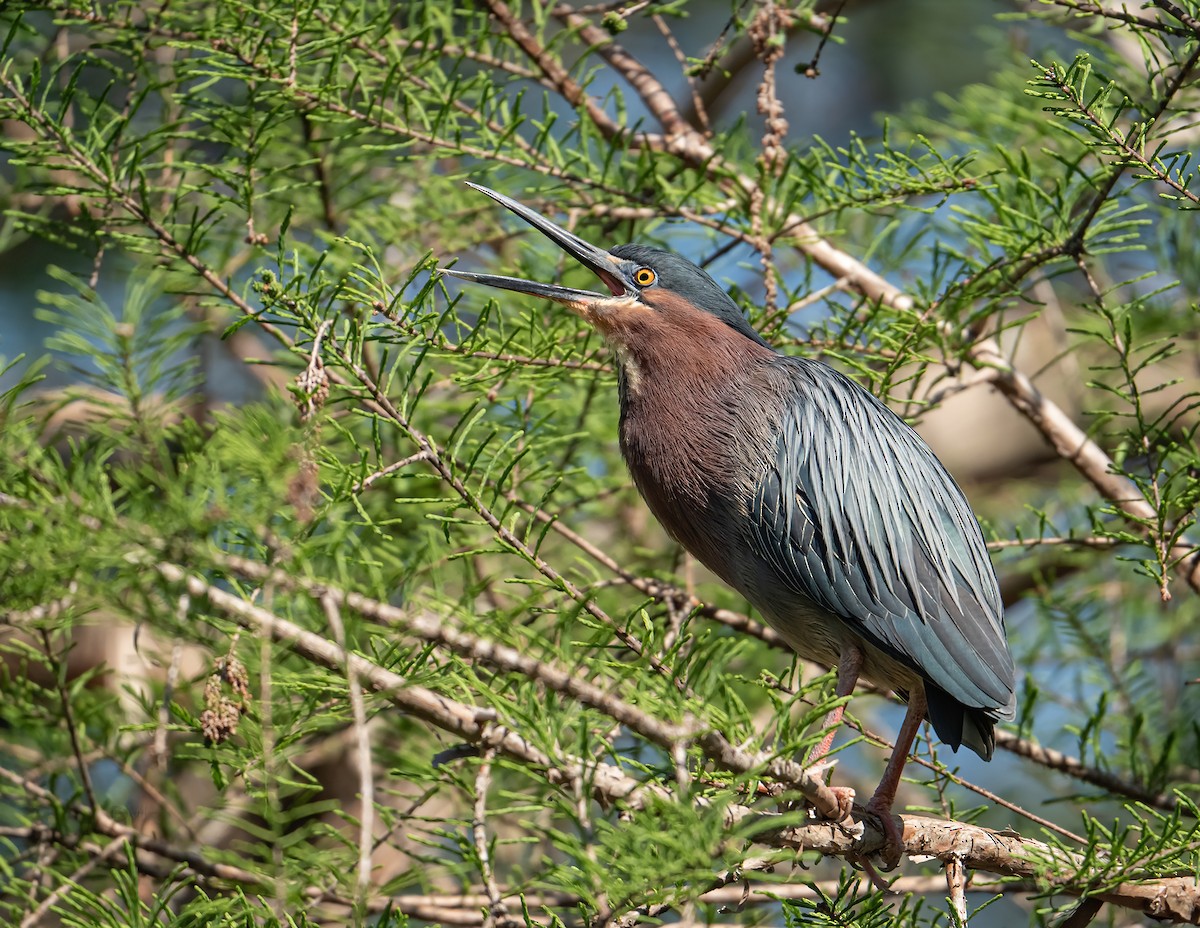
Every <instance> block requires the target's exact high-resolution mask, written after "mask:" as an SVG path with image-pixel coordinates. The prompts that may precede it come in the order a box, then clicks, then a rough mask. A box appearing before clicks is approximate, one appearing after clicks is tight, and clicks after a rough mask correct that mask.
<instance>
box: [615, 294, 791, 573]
mask: <svg viewBox="0 0 1200 928" xmlns="http://www.w3.org/2000/svg"><path fill="white" fill-rule="evenodd" d="M697 315H703V318H702V319H699V320H691V321H693V322H694V323H695V324H693V325H690V326H689V327H688V329H687V330H686V331H682V330H676V331H671V330H670V329H671V327H670V326H665V325H654V326H649V327H647V328H646V329H645V330H644V331H642V332H639V333H637V334H638V337H637V338H636V339H631V340H630V341H628V342H625V343H624V344H614V350H615V351H616V354H617V357H618V360H619V362H620V366H621V384H620V386H621V452H622V454H623V455H624V457H625V463H626V464H627V465H628V467H629V471H630V474H631V475H632V477H633V480H634V482H635V484H636V485H637V488H638V490H639V492H640V493H641V495H642V497H643V498H644V499H645V501H646V503H647V505H648V506H649V507H650V509H651V511H652V512H654V514H655V516H656V517H657V518H658V520H659V522H660V523H662V524H663V526H664V527H666V528H667V530H668V532H670V533H671V534H672V535H673V536H674V537H675V538H676V539H677V540H678V541H680V542H682V543H683V544H685V545H686V546H687V547H688V548H689V549H690V550H692V551H693V552H695V553H697V554H698V555H700V556H701V559H702V560H704V561H705V562H706V563H707V562H708V561H709V558H707V557H705V556H704V553H705V552H704V551H703V550H702V549H703V546H704V545H706V544H708V543H710V542H711V541H712V540H713V539H712V538H711V533H709V534H708V535H707V536H704V537H697V538H691V537H687V536H688V535H689V532H690V527H691V526H694V525H696V524H698V523H699V522H701V521H702V520H704V519H705V518H706V517H711V516H712V515H713V514H714V513H715V512H716V511H717V510H718V509H720V508H721V507H724V506H726V505H728V504H729V502H730V500H731V499H732V498H733V497H734V496H736V495H739V493H740V489H739V486H738V481H739V480H744V478H745V477H746V475H745V474H742V473H741V471H740V469H739V458H738V452H739V450H741V451H745V450H746V449H745V447H744V445H745V436H744V432H745V428H746V422H745V419H746V403H747V400H750V401H752V397H751V396H749V395H748V389H749V387H750V384H751V381H752V379H753V375H754V372H755V371H756V370H757V369H759V368H761V367H762V365H763V364H765V363H768V362H769V361H770V360H771V359H773V358H775V357H776V355H775V352H774V351H772V350H771V349H770V348H767V347H764V346H763V345H760V344H758V343H756V342H753V341H751V340H750V339H748V338H746V337H745V336H744V335H742V334H741V333H739V332H736V331H734V330H733V329H731V328H730V327H729V326H727V325H726V324H725V323H723V322H721V321H720V320H718V319H713V318H712V317H710V316H708V315H707V314H697ZM717 556H718V553H717V552H713V557H714V558H715V557H717ZM710 566H713V565H712V564H710Z"/></svg>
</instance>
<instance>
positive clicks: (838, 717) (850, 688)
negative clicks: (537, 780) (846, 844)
mask: <svg viewBox="0 0 1200 928" xmlns="http://www.w3.org/2000/svg"><path fill="white" fill-rule="evenodd" d="M862 665H863V653H862V651H861V650H860V649H859V648H856V647H854V646H853V645H851V646H850V647H848V648H846V650H845V651H843V652H842V656H841V659H840V660H839V661H838V675H837V689H836V690H835V692H836V693H837V695H838V698H843V697H846V696H849V695H850V694H851V693H853V692H854V685H855V684H856V683H858V675H859V674H860V673H861V672H862ZM845 714H846V704H845V703H842V704H841V705H839V706H838V707H837V708H836V709H831V710H830V711H829V713H828V714H827V715H826V716H825V721H824V722H822V723H821V728H822V730H823V731H824V732H825V736H824V737H823V738H822V739H821V741H820V743H819V744H817V745H816V746H815V747H813V749H812V750H811V751H809V752H808V760H807V761H806V762H805V766H806V767H811V766H812V765H813V764H815V763H818V762H819V761H820V760H821V759H822V758H823V757H824V756H825V755H826V754H828V753H829V749H830V747H832V746H833V739H834V736H835V735H837V731H838V727H839V726H840V725H841V724H842V716H844V715H845ZM830 789H832V790H833V792H834V793H835V794H836V795H837V798H838V807H839V814H838V816H837V818H836V821H839V822H840V821H842V820H843V819H845V818H846V817H847V816H849V815H850V810H851V807H852V806H853V804H854V790H852V789H851V788H850V787H848V786H831V787H830Z"/></svg>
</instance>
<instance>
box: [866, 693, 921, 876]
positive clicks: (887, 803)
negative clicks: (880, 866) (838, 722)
mask: <svg viewBox="0 0 1200 928" xmlns="http://www.w3.org/2000/svg"><path fill="white" fill-rule="evenodd" d="M927 708H928V705H927V703H926V701H925V689H924V687H919V688H917V689H915V690H914V692H912V693H910V694H909V697H908V711H907V712H906V713H905V715H904V724H903V725H901V726H900V733H899V734H898V735H896V746H895V748H893V749H892V756H891V757H890V758H889V759H888V762H887V767H886V768H884V771H883V779H882V780H880V781H879V786H878V787H876V789H875V795H874V796H872V797H871V801H870V802H868V803H867V811H868V812H872V813H874V814H875V815H876V816H878V818H879V821H880V824H881V825H882V826H883V833H884V835H885V836H886V837H887V843H886V844H885V845H884V847H883V852H882V853H883V859H884V861H886V863H887V864H888V866H889V868H891V867H895V866H896V864H898V863H899V862H900V855H901V853H902V852H903V849H904V832H903V823H898V822H897V820H896V818H895V817H894V816H893V815H892V803H894V802H895V801H896V791H897V790H899V788H900V775H901V774H902V773H903V772H904V765H905V764H906V763H908V752H909V751H910V750H912V744H913V740H914V739H915V738H916V736H917V729H918V728H920V727H921V723H922V722H923V721H925V710H926V709H927Z"/></svg>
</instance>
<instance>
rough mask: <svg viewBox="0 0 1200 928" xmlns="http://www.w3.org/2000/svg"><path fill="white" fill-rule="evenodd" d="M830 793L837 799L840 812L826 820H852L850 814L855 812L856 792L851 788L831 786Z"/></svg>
mask: <svg viewBox="0 0 1200 928" xmlns="http://www.w3.org/2000/svg"><path fill="white" fill-rule="evenodd" d="M829 791H830V792H831V793H833V795H834V798H836V799H837V804H838V810H837V815H831V816H829V817H828V818H826V819H825V820H826V821H829V822H844V821H846V819H848V818H850V813H851V812H853V811H854V795H855V793H854V790H853V789H851V788H850V787H849V786H831V787H829Z"/></svg>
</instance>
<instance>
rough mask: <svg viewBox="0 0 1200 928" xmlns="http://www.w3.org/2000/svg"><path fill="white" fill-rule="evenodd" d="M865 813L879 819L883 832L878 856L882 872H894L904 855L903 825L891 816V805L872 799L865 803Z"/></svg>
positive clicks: (895, 816)
mask: <svg viewBox="0 0 1200 928" xmlns="http://www.w3.org/2000/svg"><path fill="white" fill-rule="evenodd" d="M866 809H867V812H869V813H870V814H871V815H873V816H875V818H877V819H879V825H880V827H881V828H882V830H883V839H884V840H883V847H881V848H880V849H879V851H878V856H879V859H880V861H881V862H882V864H883V869H884V871H885V872H886V871H888V870H895V869H896V867H898V866H899V865H900V858H901V857H902V856H903V854H904V823H903V822H902V821H901V820H900V817H899V816H898V815H893V814H892V804H891V803H890V802H889V803H883V802H877V801H876V800H875V799H874V798H873V799H871V801H870V802H868V803H867V806H866Z"/></svg>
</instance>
